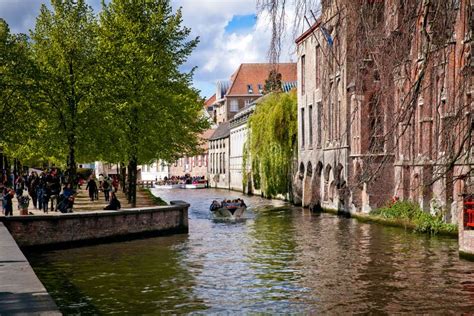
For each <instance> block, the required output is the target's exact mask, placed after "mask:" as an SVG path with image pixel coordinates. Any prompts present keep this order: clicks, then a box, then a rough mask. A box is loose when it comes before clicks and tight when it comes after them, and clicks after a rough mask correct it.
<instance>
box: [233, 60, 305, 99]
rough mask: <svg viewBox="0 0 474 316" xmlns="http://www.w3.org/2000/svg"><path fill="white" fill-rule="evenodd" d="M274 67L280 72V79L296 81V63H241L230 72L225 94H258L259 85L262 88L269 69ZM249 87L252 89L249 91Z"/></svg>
mask: <svg viewBox="0 0 474 316" xmlns="http://www.w3.org/2000/svg"><path fill="white" fill-rule="evenodd" d="M274 67H276V69H277V71H278V72H279V73H280V74H281V80H282V81H286V82H289V81H296V78H297V77H296V63H280V64H276V65H273V64H270V63H256V64H241V65H240V67H239V68H238V69H237V71H236V72H235V73H234V74H232V76H231V79H232V84H231V85H230V88H229V90H228V91H227V96H232V95H251V94H254V95H260V94H261V93H260V91H259V85H260V87H261V88H262V89H263V88H264V86H265V81H266V80H267V79H268V75H269V74H270V71H271V70H272V69H273V68H274ZM249 88H250V89H251V90H252V91H251V92H249Z"/></svg>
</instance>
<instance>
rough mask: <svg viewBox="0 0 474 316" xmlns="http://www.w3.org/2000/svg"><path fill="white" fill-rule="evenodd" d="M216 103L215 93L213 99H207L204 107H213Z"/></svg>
mask: <svg viewBox="0 0 474 316" xmlns="http://www.w3.org/2000/svg"><path fill="white" fill-rule="evenodd" d="M214 102H216V94H215V93H214V95H213V96H212V97H210V98H209V99H207V100H206V101H205V102H204V105H205V106H206V108H207V107H208V106H211V105H213V104H214Z"/></svg>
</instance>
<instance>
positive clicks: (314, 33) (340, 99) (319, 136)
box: [295, 7, 350, 209]
mask: <svg viewBox="0 0 474 316" xmlns="http://www.w3.org/2000/svg"><path fill="white" fill-rule="evenodd" d="M334 10H335V7H334V8H333V7H325V10H324V11H323V14H322V16H321V20H322V21H326V20H328V21H329V20H330V19H329V18H330V17H331V16H333V15H335V14H336V12H335V11H334ZM336 23H337V28H336ZM321 27H322V24H321V22H316V23H315V24H314V25H313V26H312V27H311V28H310V29H309V30H307V31H306V32H305V33H303V34H302V35H301V36H300V37H299V38H298V39H297V40H296V43H297V54H298V149H299V157H298V172H297V173H296V175H295V177H296V178H295V191H296V192H295V201H296V202H297V203H298V202H301V203H302V205H303V206H305V207H306V206H309V205H310V204H311V203H318V204H320V205H321V206H322V207H327V208H333V209H339V208H347V207H348V205H343V204H344V203H346V204H348V202H347V201H346V200H344V199H343V198H342V199H341V198H340V195H339V192H343V191H344V190H345V189H346V187H347V179H348V177H349V168H348V164H349V155H350V151H349V134H348V133H347V130H348V128H349V124H348V122H349V119H348V118H349V104H348V93H347V91H348V86H349V79H348V77H347V61H346V60H345V57H346V51H347V48H346V45H347V43H346V39H345V37H344V34H345V28H346V27H347V23H346V20H345V19H343V18H340V19H332V20H330V21H329V22H326V23H325V24H324V31H323V30H322V29H321ZM331 31H332V32H331ZM323 32H326V35H327V38H326V37H325V36H324V34H325V33H323Z"/></svg>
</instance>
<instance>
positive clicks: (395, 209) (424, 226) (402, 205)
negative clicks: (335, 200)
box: [370, 201, 457, 235]
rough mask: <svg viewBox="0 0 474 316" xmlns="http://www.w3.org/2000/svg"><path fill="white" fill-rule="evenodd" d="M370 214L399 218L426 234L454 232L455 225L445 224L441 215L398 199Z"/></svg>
mask: <svg viewBox="0 0 474 316" xmlns="http://www.w3.org/2000/svg"><path fill="white" fill-rule="evenodd" d="M370 215H373V216H379V217H383V218H387V219H399V220H402V221H404V222H407V223H409V224H412V225H413V226H414V231H416V232H420V233H427V234H432V235H435V234H438V233H440V232H445V233H454V232H456V230H457V226H456V225H453V224H447V223H445V222H444V221H443V219H442V216H441V215H437V216H433V215H431V214H429V213H426V212H424V211H423V210H422V209H420V207H419V206H418V205H417V204H415V203H413V202H408V201H398V202H396V203H394V204H392V205H387V206H385V207H382V208H379V209H376V210H373V211H372V212H370Z"/></svg>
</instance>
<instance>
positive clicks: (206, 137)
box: [199, 128, 215, 151]
mask: <svg viewBox="0 0 474 316" xmlns="http://www.w3.org/2000/svg"><path fill="white" fill-rule="evenodd" d="M214 132H215V129H212V128H210V129H208V130H205V131H204V132H202V133H201V134H200V135H199V138H200V139H201V140H202V143H201V148H202V149H203V150H204V151H207V149H208V147H209V142H208V140H209V138H211V136H212V135H213V134H214Z"/></svg>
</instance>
